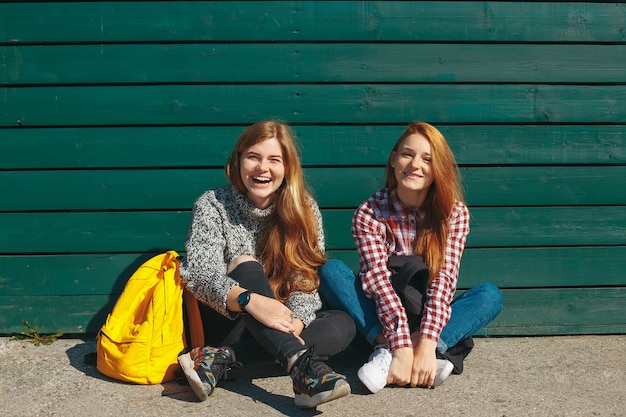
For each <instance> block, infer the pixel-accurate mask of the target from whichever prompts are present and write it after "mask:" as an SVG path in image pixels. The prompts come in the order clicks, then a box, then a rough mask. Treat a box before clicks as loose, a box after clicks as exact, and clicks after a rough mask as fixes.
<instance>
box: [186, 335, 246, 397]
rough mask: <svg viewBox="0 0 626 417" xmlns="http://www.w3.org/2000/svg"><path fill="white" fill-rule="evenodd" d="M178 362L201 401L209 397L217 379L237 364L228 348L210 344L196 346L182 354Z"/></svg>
mask: <svg viewBox="0 0 626 417" xmlns="http://www.w3.org/2000/svg"><path fill="white" fill-rule="evenodd" d="M178 363H179V364H180V367H181V368H182V370H183V372H184V374H185V378H187V382H189V386H191V389H193V392H194V393H195V394H196V396H197V397H198V398H199V399H200V401H205V400H206V399H207V398H209V396H210V395H211V394H213V391H214V390H215V386H216V385H217V381H219V380H220V379H223V378H225V376H226V373H227V372H228V371H230V370H231V369H232V368H233V367H235V366H236V365H237V364H236V363H235V362H234V361H233V359H232V357H231V355H230V352H229V351H228V350H227V349H219V348H214V347H210V346H206V347H203V348H201V347H198V348H194V349H192V350H191V351H190V352H187V353H183V354H181V355H180V356H179V357H178Z"/></svg>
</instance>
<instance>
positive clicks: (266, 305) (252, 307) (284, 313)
mask: <svg viewBox="0 0 626 417" xmlns="http://www.w3.org/2000/svg"><path fill="white" fill-rule="evenodd" d="M246 313H248V314H250V315H251V316H252V317H254V318H255V319H257V320H258V322H259V323H261V324H264V325H266V326H267V327H269V328H271V329H275V330H279V331H281V332H285V333H295V331H296V326H294V323H293V322H292V321H293V320H294V319H293V313H292V312H291V310H289V309H288V308H287V306H285V305H284V304H283V303H281V302H280V301H278V300H275V299H273V298H269V297H265V296H263V295H260V294H256V293H252V294H251V295H250V302H249V303H248V305H247V306H246Z"/></svg>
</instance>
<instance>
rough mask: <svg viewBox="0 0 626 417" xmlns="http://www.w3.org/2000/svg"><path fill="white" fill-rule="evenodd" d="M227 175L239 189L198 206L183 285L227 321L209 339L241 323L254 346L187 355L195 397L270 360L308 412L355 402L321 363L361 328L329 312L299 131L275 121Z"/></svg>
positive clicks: (236, 155)
mask: <svg viewBox="0 0 626 417" xmlns="http://www.w3.org/2000/svg"><path fill="white" fill-rule="evenodd" d="M225 171H226V176H227V178H228V180H229V182H230V184H228V185H225V186H222V187H219V188H216V189H213V190H209V191H207V192H205V193H204V194H203V195H202V196H200V198H198V200H197V201H196V202H195V204H194V207H193V212H192V218H191V225H190V227H189V230H188V233H187V239H186V243H185V248H186V252H187V255H186V258H185V260H184V262H183V263H182V265H181V269H180V275H181V279H182V280H183V282H184V284H185V285H186V287H187V288H188V289H189V290H190V291H191V292H192V293H193V294H194V295H195V296H196V297H197V298H198V299H199V300H200V301H201V302H202V303H204V304H206V305H207V306H208V307H209V308H210V310H212V311H213V312H214V315H215V312H216V313H219V316H220V318H221V321H220V320H211V322H210V323H208V324H207V326H208V329H207V330H208V333H209V334H210V333H211V331H212V330H216V331H219V330H220V329H218V328H219V327H221V328H222V329H221V330H222V331H223V330H224V329H223V328H224V326H225V327H226V330H230V329H231V328H234V327H235V325H236V323H237V321H239V320H241V321H242V322H243V324H245V328H246V330H247V331H248V334H249V335H251V337H248V338H246V337H244V336H242V334H244V335H245V333H242V332H239V333H237V334H236V337H232V332H231V335H230V337H229V338H227V340H224V341H223V342H222V343H224V342H226V343H227V344H225V345H222V346H221V347H210V346H206V347H197V348H195V349H193V350H191V351H189V352H185V353H183V354H181V355H180V356H179V363H180V365H181V367H182V369H183V371H184V373H185V376H186V377H187V380H188V381H189V383H190V385H191V387H192V389H193V390H194V392H195V393H196V395H197V396H198V397H199V398H200V399H201V400H206V399H207V397H208V396H209V395H211V394H212V393H213V391H214V388H215V386H216V384H217V382H218V380H219V379H220V378H222V377H223V376H224V374H225V373H226V372H227V371H228V370H229V369H230V368H232V367H233V366H234V365H235V364H241V363H244V364H249V363H255V362H258V361H261V360H263V359H267V358H270V359H273V360H278V361H279V362H280V364H282V366H283V367H284V368H285V369H286V370H287V371H288V372H289V374H290V375H291V377H292V379H293V390H294V394H295V403H296V405H297V406H299V407H307V408H311V407H316V406H317V405H319V404H321V403H325V402H328V401H331V400H334V399H336V398H340V397H342V396H344V395H347V394H349V393H350V386H349V384H348V382H347V380H346V377H345V376H343V375H341V374H338V373H336V372H334V371H333V370H332V369H330V368H329V367H328V366H327V365H326V364H325V363H324V362H322V359H321V358H327V357H330V356H332V355H334V354H337V353H339V352H341V351H343V350H344V349H345V348H346V347H347V346H348V344H349V343H350V342H351V341H352V339H353V337H354V336H355V333H356V328H355V324H354V322H353V320H352V319H351V318H350V316H349V315H348V314H346V313H344V312H342V311H338V310H330V311H321V307H322V303H321V301H320V297H319V295H318V292H317V290H318V287H319V276H318V274H317V269H318V268H319V267H320V266H321V265H322V264H324V262H325V261H326V258H325V248H324V230H323V225H322V216H321V213H320V210H319V208H318V206H317V203H316V202H315V201H314V200H313V198H312V197H311V196H310V195H309V194H308V193H307V191H306V186H305V182H304V178H303V175H302V167H301V164H300V160H299V156H298V153H297V150H296V146H295V144H294V140H293V135H292V133H291V130H290V128H289V127H288V126H287V125H286V124H284V123H279V122H276V121H272V120H268V121H262V122H259V123H256V124H254V125H252V126H250V127H249V128H248V129H246V130H245V131H244V132H243V133H242V135H241V136H240V137H239V140H238V141H237V144H236V145H235V148H234V150H233V151H232V153H231V155H230V157H229V159H228V162H227V164H226V167H225ZM224 318H226V319H228V320H224ZM313 347H314V348H315V351H313Z"/></svg>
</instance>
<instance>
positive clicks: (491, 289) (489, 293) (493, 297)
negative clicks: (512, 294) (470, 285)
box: [475, 282, 504, 310]
mask: <svg viewBox="0 0 626 417" xmlns="http://www.w3.org/2000/svg"><path fill="white" fill-rule="evenodd" d="M475 288H476V291H477V293H478V294H480V296H481V297H483V298H484V300H485V302H488V303H490V304H491V305H493V306H494V307H496V308H497V309H498V310H501V309H502V306H503V305H504V297H503V296H502V291H500V288H498V287H497V286H496V285H494V284H492V283H490V282H485V283H482V284H480V285H479V286H477V287H475Z"/></svg>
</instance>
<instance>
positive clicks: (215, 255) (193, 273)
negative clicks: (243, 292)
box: [181, 192, 237, 318]
mask: <svg viewBox="0 0 626 417" xmlns="http://www.w3.org/2000/svg"><path fill="white" fill-rule="evenodd" d="M209 193H210V192H207V193H205V194H203V195H202V196H200V198H198V200H196V202H195V203H194V206H193V210H192V214H191V224H190V226H189V230H188V231H187V239H186V241H185V250H186V252H187V254H186V257H185V260H184V262H183V265H181V279H182V280H183V282H184V284H185V285H186V286H187V288H188V289H189V290H190V291H191V293H192V294H193V295H194V296H195V297H196V298H198V299H199V300H200V301H202V302H203V303H205V304H207V305H208V306H209V307H211V308H212V309H214V310H216V311H218V312H219V313H221V314H223V315H224V316H226V317H229V318H233V317H234V316H235V314H233V313H232V312H230V311H229V310H228V308H227V306H226V301H227V296H228V293H229V292H230V290H231V289H232V288H233V287H234V286H236V285H237V282H236V281H235V280H233V279H232V278H230V277H228V276H227V275H226V261H225V259H224V247H225V245H226V240H225V238H224V233H223V225H222V219H221V216H220V214H219V211H218V209H217V207H216V203H215V202H214V201H211V199H210V198H209Z"/></svg>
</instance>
